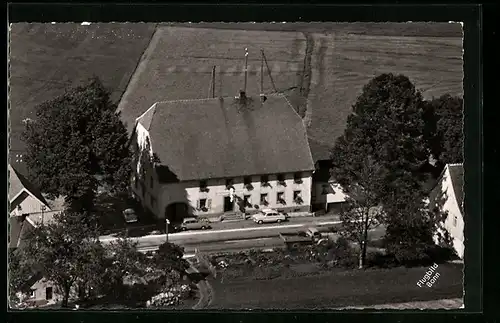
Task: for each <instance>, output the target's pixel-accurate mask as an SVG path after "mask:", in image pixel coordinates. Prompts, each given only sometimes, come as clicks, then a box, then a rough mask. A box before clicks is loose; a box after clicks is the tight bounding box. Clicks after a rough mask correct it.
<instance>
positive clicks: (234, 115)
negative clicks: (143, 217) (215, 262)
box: [132, 92, 315, 222]
mask: <svg viewBox="0 0 500 323" xmlns="http://www.w3.org/2000/svg"><path fill="white" fill-rule="evenodd" d="M132 144H133V145H134V146H135V148H134V151H135V152H136V153H135V156H136V160H135V161H134V162H135V164H134V167H136V169H135V175H134V177H133V179H132V189H133V192H134V195H135V196H136V198H137V199H139V200H140V201H141V202H142V204H143V205H144V206H145V207H146V208H147V209H149V210H151V211H152V213H153V214H155V215H156V216H157V217H158V218H167V219H169V220H170V221H173V222H177V221H179V220H180V219H182V218H184V217H186V216H204V217H221V216H222V217H224V216H227V215H231V214H235V213H236V214H237V213H240V214H252V213H255V212H258V211H259V209H262V208H276V209H278V210H281V211H284V212H288V213H300V212H303V213H306V212H309V211H310V205H311V184H312V180H311V178H312V174H313V172H314V169H315V167H314V163H313V159H312V156H311V151H310V148H309V143H308V139H307V133H306V129H305V126H304V124H303V122H302V119H301V118H300V116H299V115H298V114H297V113H296V112H295V110H294V109H293V107H291V105H290V103H289V101H288V99H287V98H286V97H284V96H283V95H269V96H267V97H247V96H246V94H245V93H244V92H242V93H240V96H237V97H224V98H209V99H195V100H178V101H168V102H158V103H156V104H154V105H153V106H152V107H151V108H150V109H148V110H147V111H146V112H145V113H144V114H143V115H141V116H140V117H139V118H137V120H136V126H135V131H134V133H133V135H132ZM144 156H146V157H147V158H144Z"/></svg>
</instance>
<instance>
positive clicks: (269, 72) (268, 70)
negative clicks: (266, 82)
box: [260, 49, 278, 92]
mask: <svg viewBox="0 0 500 323" xmlns="http://www.w3.org/2000/svg"><path fill="white" fill-rule="evenodd" d="M260 51H261V53H262V58H263V59H264V63H266V68H267V73H268V74H269V79H270V80H271V85H272V86H273V90H274V92H278V91H277V90H276V85H275V84H274V80H273V77H272V75H271V69H270V68H269V64H267V59H266V55H265V54H264V50H263V49H261V50H260Z"/></svg>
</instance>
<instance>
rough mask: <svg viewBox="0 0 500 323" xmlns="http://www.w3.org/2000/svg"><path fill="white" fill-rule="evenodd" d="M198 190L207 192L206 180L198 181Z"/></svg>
mask: <svg viewBox="0 0 500 323" xmlns="http://www.w3.org/2000/svg"><path fill="white" fill-rule="evenodd" d="M200 191H201V192H207V191H208V187H207V181H200Z"/></svg>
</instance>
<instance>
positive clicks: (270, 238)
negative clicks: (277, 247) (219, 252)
mask: <svg viewBox="0 0 500 323" xmlns="http://www.w3.org/2000/svg"><path fill="white" fill-rule="evenodd" d="M272 239H276V238H274V237H269V238H255V239H243V240H228V241H224V243H239V242H251V241H265V240H272Z"/></svg>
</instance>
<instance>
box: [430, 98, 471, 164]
mask: <svg viewBox="0 0 500 323" xmlns="http://www.w3.org/2000/svg"><path fill="white" fill-rule="evenodd" d="M426 109H427V111H426V118H425V121H426V124H427V128H428V133H427V142H428V145H429V147H430V149H431V152H432V155H433V157H434V158H435V159H436V160H437V161H438V163H439V165H438V167H439V169H440V170H441V169H442V168H443V167H444V165H446V164H452V163H461V162H463V145H464V141H463V138H464V134H463V112H464V111H463V99H462V98H460V97H456V96H451V95H449V94H446V95H443V96H441V97H439V98H435V99H433V100H431V101H428V102H427V103H426Z"/></svg>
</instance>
